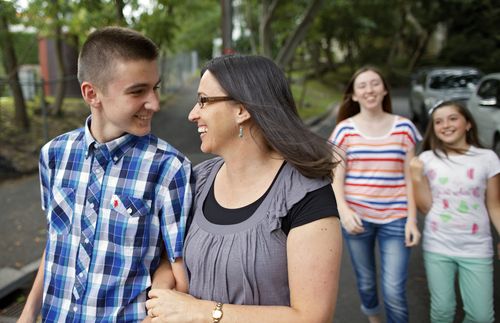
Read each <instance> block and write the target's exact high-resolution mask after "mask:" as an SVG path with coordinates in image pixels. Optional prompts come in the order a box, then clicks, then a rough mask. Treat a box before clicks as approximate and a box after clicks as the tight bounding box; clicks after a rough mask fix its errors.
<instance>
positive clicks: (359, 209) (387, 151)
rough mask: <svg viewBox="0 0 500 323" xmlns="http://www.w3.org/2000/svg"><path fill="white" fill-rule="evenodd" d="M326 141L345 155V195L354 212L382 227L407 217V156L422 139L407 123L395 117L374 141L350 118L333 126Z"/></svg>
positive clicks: (413, 127) (408, 122) (412, 126)
mask: <svg viewBox="0 0 500 323" xmlns="http://www.w3.org/2000/svg"><path fill="white" fill-rule="evenodd" d="M329 140H330V141H331V142H332V143H334V144H335V145H336V146H337V147H339V148H340V149H342V150H343V151H344V152H345V154H346V160H345V161H346V173H345V180H344V195H345V199H346V202H347V203H348V205H349V207H351V208H352V209H353V211H355V212H356V213H357V214H358V215H359V216H360V217H361V218H362V219H363V220H365V221H368V222H374V223H381V224H383V223H389V222H391V221H393V220H397V219H401V218H405V217H406V216H407V215H408V214H407V213H408V198H407V192H406V181H405V175H404V165H405V160H406V153H407V152H408V151H409V150H411V149H413V148H414V146H415V144H416V143H417V142H418V141H420V140H421V136H420V133H419V132H418V130H417V129H416V127H415V125H414V124H413V123H412V122H411V121H410V120H408V119H406V118H403V117H400V116H396V117H395V121H394V124H393V127H392V129H391V130H390V132H389V133H388V134H386V135H385V136H382V137H376V138H374V137H368V136H366V135H364V134H363V133H361V132H360V131H359V130H358V129H357V128H356V125H355V123H354V122H353V120H352V118H349V119H346V120H343V121H342V122H340V123H339V124H338V125H337V126H336V127H335V129H334V131H333V133H332V135H331V136H330V139H329Z"/></svg>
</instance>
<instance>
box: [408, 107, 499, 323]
mask: <svg viewBox="0 0 500 323" xmlns="http://www.w3.org/2000/svg"><path fill="white" fill-rule="evenodd" d="M431 111H432V112H431V122H430V123H429V125H428V126H427V131H426V134H425V138H424V141H423V150H424V152H423V153H422V154H420V156H419V157H415V158H413V160H412V161H411V163H410V170H411V175H412V182H413V186H414V193H415V200H416V203H417V207H418V208H419V209H420V210H421V211H422V212H423V213H426V214H427V216H426V221H425V229H424V239H423V249H424V263H425V269H426V272H427V280H428V284H429V290H430V294H431V321H432V322H453V319H454V316H455V305H456V302H455V289H454V282H455V276H456V274H457V271H458V280H459V285H460V293H461V295H462V300H463V303H464V312H465V320H464V322H493V321H494V311H493V259H492V255H493V248H492V238H491V234H490V232H491V231H490V221H489V219H488V215H489V217H490V219H491V222H492V223H493V225H494V226H495V228H496V230H497V232H499V231H500V176H499V173H500V162H499V160H498V157H497V155H496V154H495V153H494V152H493V151H491V150H488V149H482V148H479V147H480V145H479V141H478V136H477V128H476V124H475V122H474V119H473V118H472V116H471V114H470V112H469V111H468V110H467V109H465V108H464V107H463V106H462V105H460V104H458V103H456V102H451V101H448V102H443V103H440V104H439V105H437V106H436V107H435V108H434V109H433V110H431ZM485 202H486V203H485Z"/></svg>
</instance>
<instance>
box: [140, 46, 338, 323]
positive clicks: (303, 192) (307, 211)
mask: <svg viewBox="0 0 500 323" xmlns="http://www.w3.org/2000/svg"><path fill="white" fill-rule="evenodd" d="M201 75H202V76H201V80H200V84H199V88H198V100H197V103H196V105H195V106H194V107H193V109H192V110H191V112H190V114H189V120H190V121H191V122H194V123H196V124H197V127H198V132H199V134H200V139H201V150H202V151H203V152H205V153H211V154H215V155H217V156H218V157H216V158H214V159H211V160H208V161H205V162H203V163H201V164H199V165H198V166H197V167H196V168H195V171H194V172H195V176H196V193H195V202H194V211H193V217H192V222H191V224H190V228H189V231H188V234H187V236H186V241H185V249H184V261H185V264H186V269H187V273H188V277H189V294H190V295H187V294H183V293H180V292H176V291H171V290H151V291H150V293H149V296H150V297H151V299H150V300H149V301H148V303H147V308H148V313H149V314H150V315H151V316H152V317H154V318H155V319H153V321H158V322H162V321H165V322H207V321H209V320H211V322H236V321H238V322H331V321H332V319H333V315H334V309H335V303H336V298H337V289H338V278H339V267H340V257H341V250H342V245H341V243H342V238H341V231H340V224H339V219H338V213H337V207H336V204H335V198H334V195H333V190H332V187H331V179H332V171H333V169H334V168H335V166H336V164H337V162H336V161H335V159H334V156H333V150H332V146H331V145H329V144H328V143H327V142H326V140H324V139H322V138H320V137H318V136H316V135H315V134H313V133H312V132H311V131H309V130H308V129H307V128H306V127H305V126H304V124H303V123H302V121H301V120H300V118H299V116H298V114H297V109H296V106H295V102H294V100H293V97H292V94H291V92H290V88H289V85H288V82H287V80H286V78H285V76H284V74H283V73H282V71H281V70H280V69H279V68H278V67H277V66H276V65H275V64H274V63H273V62H272V61H271V60H269V59H267V58H264V57H259V56H241V55H234V56H223V57H218V58H215V59H213V60H211V61H210V62H208V64H207V65H206V66H205V68H203V70H202V73H201Z"/></svg>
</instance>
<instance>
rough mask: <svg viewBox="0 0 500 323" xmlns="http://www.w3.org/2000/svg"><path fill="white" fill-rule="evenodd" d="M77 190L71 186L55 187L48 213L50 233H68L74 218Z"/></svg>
mask: <svg viewBox="0 0 500 323" xmlns="http://www.w3.org/2000/svg"><path fill="white" fill-rule="evenodd" d="M74 207H75V190H74V189H73V188H71V187H54V189H53V190H52V200H51V204H50V210H49V213H48V221H49V233H51V234H53V233H55V234H58V235H60V234H68V233H69V232H70V229H71V222H72V220H73V210H74Z"/></svg>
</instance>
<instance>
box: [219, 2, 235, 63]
mask: <svg viewBox="0 0 500 323" xmlns="http://www.w3.org/2000/svg"><path fill="white" fill-rule="evenodd" d="M232 2H233V1H232V0H221V9H222V26H221V27H222V54H223V55H227V54H233V53H234V49H233V4H232Z"/></svg>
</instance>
